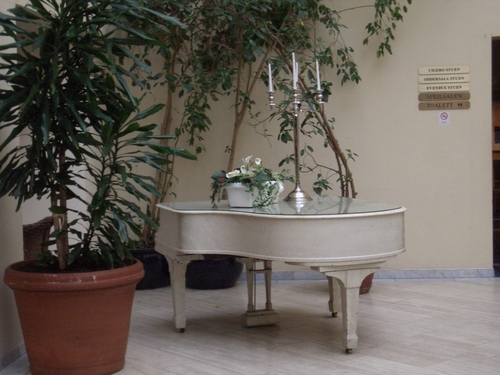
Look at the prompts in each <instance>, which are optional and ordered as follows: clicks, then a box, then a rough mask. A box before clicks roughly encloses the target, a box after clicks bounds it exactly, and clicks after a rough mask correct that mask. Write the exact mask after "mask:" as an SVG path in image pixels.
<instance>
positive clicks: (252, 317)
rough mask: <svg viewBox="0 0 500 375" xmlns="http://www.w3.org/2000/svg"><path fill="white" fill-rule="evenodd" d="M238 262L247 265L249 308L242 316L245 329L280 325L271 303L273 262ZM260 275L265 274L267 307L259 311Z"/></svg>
mask: <svg viewBox="0 0 500 375" xmlns="http://www.w3.org/2000/svg"><path fill="white" fill-rule="evenodd" d="M238 261H239V262H241V263H244V264H245V269H246V275H247V290H248V306H247V311H246V312H245V313H244V314H243V315H242V322H243V325H244V326H245V327H257V326H266V325H273V324H277V323H279V314H278V313H277V312H276V311H274V310H273V306H272V303H271V277H272V272H273V270H272V265H271V263H272V261H270V260H258V259H252V258H239V259H238ZM258 263H262V264H263V265H262V268H258V266H259V264H258ZM259 273H262V274H264V281H265V288H266V307H265V309H260V310H257V309H256V307H255V304H256V301H255V300H256V296H257V290H256V289H257V288H256V276H257V274H259Z"/></svg>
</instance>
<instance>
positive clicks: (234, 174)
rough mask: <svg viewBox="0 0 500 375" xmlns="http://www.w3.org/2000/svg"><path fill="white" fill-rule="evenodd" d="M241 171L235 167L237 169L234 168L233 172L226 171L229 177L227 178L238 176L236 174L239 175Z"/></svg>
mask: <svg viewBox="0 0 500 375" xmlns="http://www.w3.org/2000/svg"><path fill="white" fill-rule="evenodd" d="M240 173H241V172H240V171H239V170H237V169H235V170H234V171H232V172H228V173H226V177H227V178H231V177H236V176H238V175H239V174H240Z"/></svg>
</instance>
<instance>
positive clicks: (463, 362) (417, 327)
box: [0, 278, 500, 375]
mask: <svg viewBox="0 0 500 375" xmlns="http://www.w3.org/2000/svg"><path fill="white" fill-rule="evenodd" d="M261 289H262V288H261ZM259 292H261V290H260V289H259ZM327 293H328V291H327V282H326V280H325V281H277V282H274V284H273V307H274V309H275V310H276V311H278V312H279V313H280V315H281V323H280V324H279V325H276V326H268V327H256V328H245V327H243V326H242V325H241V322H240V315H241V313H242V312H243V310H245V308H246V285H245V283H244V282H241V281H240V282H239V283H238V284H237V286H236V287H235V288H231V289H226V290H216V291H199V290H191V289H188V290H187V293H186V299H187V314H188V323H187V327H186V332H184V333H180V332H177V331H176V330H175V329H174V327H173V324H172V319H171V318H172V301H171V290H170V287H167V288H162V289H156V290H147V291H138V292H137V293H136V299H135V305H134V312H133V317H132V326H131V332H130V340H129V347H128V352H127V363H126V365H125V368H124V369H123V370H122V371H120V372H119V373H118V374H119V375H164V374H179V375H186V374H196V375H200V374H215V375H236V374H248V375H258V374H266V375H285V374H287V375H288V374H304V375H305V374H307V375H311V374H315V375H321V374H330V375H336V374H343V375H355V374H356V375H392V374H394V375H430V374H446V375H448V374H449V375H452V374H453V375H475V374H478V375H479V374H480V375H497V374H500V278H496V279H495V278H492V279H468V280H460V281H458V280H446V281H445V280H402V281H394V280H391V281H389V280H375V281H374V284H373V287H372V290H371V292H370V293H369V294H366V295H362V296H361V297H360V306H359V316H358V318H359V319H358V336H359V346H358V348H357V349H355V350H354V352H353V353H352V354H345V353H344V350H343V348H342V346H341V342H340V333H341V331H342V320H341V317H338V318H332V317H331V315H330V313H329V311H328V306H327V302H328V296H327ZM262 294H263V291H262ZM339 315H340V314H339ZM20 374H21V375H24V374H29V370H28V364H27V360H26V357H23V358H21V359H19V360H18V361H17V362H15V363H14V364H12V365H11V366H9V367H7V368H6V369H4V370H3V371H0V375H20ZM89 375H92V374H89Z"/></svg>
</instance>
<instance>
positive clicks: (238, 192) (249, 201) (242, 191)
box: [226, 181, 283, 208]
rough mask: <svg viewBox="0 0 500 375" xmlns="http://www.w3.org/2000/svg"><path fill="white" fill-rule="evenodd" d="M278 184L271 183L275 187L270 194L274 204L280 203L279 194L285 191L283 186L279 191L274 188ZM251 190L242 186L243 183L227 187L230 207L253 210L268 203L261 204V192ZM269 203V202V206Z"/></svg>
mask: <svg viewBox="0 0 500 375" xmlns="http://www.w3.org/2000/svg"><path fill="white" fill-rule="evenodd" d="M275 184H276V182H274V181H273V182H271V185H272V186H273V187H272V188H271V189H269V190H270V194H272V203H276V202H278V198H279V194H280V193H281V191H282V190H283V188H282V186H281V184H280V186H279V188H278V189H276V188H274V185H275ZM248 190H249V188H248V187H247V186H245V185H244V184H242V183H241V182H235V183H231V184H227V185H226V192H227V198H228V199H229V206H230V207H242V208H251V207H254V206H257V207H258V206H263V205H265V204H266V203H264V204H262V202H259V201H257V202H256V200H258V198H259V194H258V193H259V192H258V190H257V189H255V188H254V189H253V191H248ZM268 202H269V201H267V204H269V203H268Z"/></svg>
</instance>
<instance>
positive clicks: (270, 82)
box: [269, 63, 274, 92]
mask: <svg viewBox="0 0 500 375" xmlns="http://www.w3.org/2000/svg"><path fill="white" fill-rule="evenodd" d="M273 91H274V90H273V73H272V69H271V63H269V92H273Z"/></svg>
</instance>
